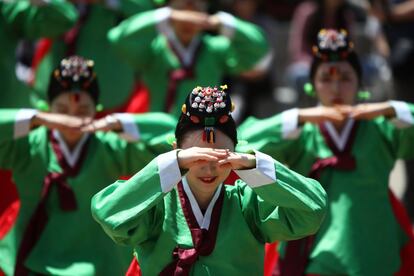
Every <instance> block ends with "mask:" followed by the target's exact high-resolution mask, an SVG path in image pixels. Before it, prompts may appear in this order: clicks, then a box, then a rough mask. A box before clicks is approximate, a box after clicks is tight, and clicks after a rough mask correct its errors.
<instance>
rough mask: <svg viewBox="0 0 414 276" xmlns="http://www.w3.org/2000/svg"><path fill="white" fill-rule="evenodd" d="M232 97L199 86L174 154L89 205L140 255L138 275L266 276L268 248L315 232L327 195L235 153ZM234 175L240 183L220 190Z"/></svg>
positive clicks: (260, 157) (256, 157)
mask: <svg viewBox="0 0 414 276" xmlns="http://www.w3.org/2000/svg"><path fill="white" fill-rule="evenodd" d="M231 109H232V103H231V100H230V97H229V96H228V95H227V94H226V92H224V91H222V90H220V89H217V88H210V87H205V88H201V87H197V88H195V89H194V90H193V91H192V92H190V94H189V95H188V96H187V99H186V101H185V104H184V105H183V106H182V114H181V116H180V119H179V122H178V124H177V126H176V130H175V137H176V147H175V148H176V149H175V150H172V151H170V152H167V153H164V154H162V155H159V156H158V157H156V158H155V159H154V160H152V161H151V162H150V163H149V164H148V165H147V166H146V167H145V168H144V169H142V170H141V171H139V172H138V173H137V174H135V175H134V176H133V177H132V178H131V179H129V180H127V181H117V182H115V183H114V184H113V185H111V186H109V187H107V188H105V189H104V190H102V191H101V192H99V193H98V194H97V195H95V196H94V198H93V199H92V214H93V216H94V218H95V219H96V220H97V221H98V222H99V223H100V224H101V226H102V227H103V229H104V231H105V232H106V233H107V234H108V235H109V236H110V237H111V238H112V239H113V240H114V241H115V242H116V243H118V244H122V245H130V246H131V245H132V246H134V247H135V249H136V257H137V259H138V260H139V263H140V266H141V270H142V275H260V274H263V260H264V243H266V242H272V241H275V240H290V239H298V238H301V237H304V236H307V235H311V234H313V233H315V232H316V231H317V230H318V228H319V225H320V224H321V222H322V220H323V217H324V213H325V205H326V201H325V197H326V194H325V192H324V190H323V189H322V188H321V186H320V184H319V183H318V182H317V181H316V180H313V179H310V178H306V177H303V176H302V175H300V174H297V173H295V172H293V171H291V170H290V169H288V168H287V167H285V166H284V165H282V164H281V163H279V162H277V161H276V160H274V159H272V158H271V157H270V156H268V155H266V154H263V153H261V152H255V153H252V154H240V153H237V152H235V150H234V148H235V145H236V144H237V132H236V126H235V123H234V120H233V118H232V117H231ZM232 170H234V171H235V172H236V173H237V174H238V176H239V177H240V179H241V180H240V181H238V182H236V184H235V185H223V184H222V183H223V181H224V180H225V179H226V178H227V176H228V175H229V174H230V172H231V171H232Z"/></svg>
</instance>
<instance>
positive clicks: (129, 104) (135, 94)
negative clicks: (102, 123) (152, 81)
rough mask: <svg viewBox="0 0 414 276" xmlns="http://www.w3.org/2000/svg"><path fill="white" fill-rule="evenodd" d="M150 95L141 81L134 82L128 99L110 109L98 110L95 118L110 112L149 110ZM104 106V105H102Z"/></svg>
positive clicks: (143, 111) (140, 111)
mask: <svg viewBox="0 0 414 276" xmlns="http://www.w3.org/2000/svg"><path fill="white" fill-rule="evenodd" d="M149 105H150V95H149V92H148V89H147V87H146V86H145V85H144V84H143V83H142V82H136V83H135V85H134V89H133V91H132V93H131V96H130V97H129V99H128V100H127V101H126V102H125V103H124V104H123V105H121V106H118V107H116V108H112V109H104V110H103V111H100V112H98V114H97V115H96V117H97V118H102V117H105V116H106V115H109V114H112V113H122V112H128V113H145V112H148V111H149ZM104 108H105V106H104Z"/></svg>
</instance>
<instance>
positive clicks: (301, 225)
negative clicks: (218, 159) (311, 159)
mask: <svg viewBox="0 0 414 276" xmlns="http://www.w3.org/2000/svg"><path fill="white" fill-rule="evenodd" d="M235 172H236V173H237V174H238V175H239V176H240V178H241V179H242V180H243V182H244V183H243V184H241V185H240V184H237V185H239V189H240V195H241V198H242V210H243V213H244V216H245V218H246V221H247V222H248V224H249V225H250V227H251V230H252V232H253V234H254V235H255V236H256V237H257V238H258V239H259V240H261V241H262V242H273V241H276V240H293V239H299V238H302V237H304V236H308V235H312V234H314V233H316V231H317V230H318V229H319V227H320V225H321V223H322V221H323V218H324V215H325V212H326V204H327V202H326V201H327V196H326V193H325V191H324V190H323V188H322V186H321V185H320V184H319V183H318V182H317V181H316V180H313V179H310V178H306V177H304V176H302V175H300V174H298V173H295V172H294V171H292V170H290V169H288V168H287V167H285V166H284V165H282V164H281V163H279V162H277V161H275V160H274V159H272V158H271V157H270V156H268V155H265V154H263V153H261V152H256V168H254V169H250V170H236V171H235ZM246 184H247V185H246Z"/></svg>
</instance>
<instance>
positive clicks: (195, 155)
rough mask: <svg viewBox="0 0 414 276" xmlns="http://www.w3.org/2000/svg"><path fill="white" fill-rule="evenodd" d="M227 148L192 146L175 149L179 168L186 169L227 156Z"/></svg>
mask: <svg viewBox="0 0 414 276" xmlns="http://www.w3.org/2000/svg"><path fill="white" fill-rule="evenodd" d="M228 155H229V150H227V149H212V148H199V147H192V148H188V149H182V150H178V151H177V160H178V165H179V167H180V169H185V170H188V169H190V168H191V167H193V166H196V165H203V164H206V163H208V162H218V161H219V160H221V159H223V158H225V157H227V156H228Z"/></svg>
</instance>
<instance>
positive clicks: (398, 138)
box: [376, 101, 414, 159]
mask: <svg viewBox="0 0 414 276" xmlns="http://www.w3.org/2000/svg"><path fill="white" fill-rule="evenodd" d="M390 104H391V106H392V107H393V108H394V110H395V113H396V116H395V118H391V119H386V118H384V117H380V118H378V119H377V120H376V122H377V123H378V126H379V128H380V130H381V131H382V133H383V134H384V136H385V138H386V139H387V140H388V143H389V144H390V146H391V147H390V148H391V150H392V152H393V154H394V157H395V158H396V159H397V158H401V159H412V158H414V143H413V141H414V105H413V104H409V103H406V102H401V101H390Z"/></svg>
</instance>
